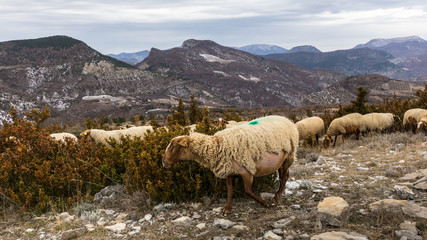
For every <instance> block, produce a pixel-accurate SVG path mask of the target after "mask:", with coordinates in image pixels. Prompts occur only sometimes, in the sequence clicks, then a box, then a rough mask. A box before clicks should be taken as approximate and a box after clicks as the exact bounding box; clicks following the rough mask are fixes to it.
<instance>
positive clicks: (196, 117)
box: [188, 94, 202, 124]
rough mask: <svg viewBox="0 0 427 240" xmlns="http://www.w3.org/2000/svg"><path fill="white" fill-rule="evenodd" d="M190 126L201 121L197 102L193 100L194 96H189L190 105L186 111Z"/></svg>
mask: <svg viewBox="0 0 427 240" xmlns="http://www.w3.org/2000/svg"><path fill="white" fill-rule="evenodd" d="M188 112H189V114H188V115H189V119H190V124H195V123H197V122H199V121H200V120H201V116H202V114H201V111H200V109H199V107H198V106H197V101H196V100H195V99H194V94H192V95H191V103H190V107H189V109H188Z"/></svg>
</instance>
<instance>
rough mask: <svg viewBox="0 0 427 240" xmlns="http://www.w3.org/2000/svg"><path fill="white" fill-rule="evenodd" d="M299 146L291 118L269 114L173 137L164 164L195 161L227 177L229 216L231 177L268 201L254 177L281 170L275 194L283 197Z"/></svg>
mask: <svg viewBox="0 0 427 240" xmlns="http://www.w3.org/2000/svg"><path fill="white" fill-rule="evenodd" d="M297 147H298V130H297V129H296V127H295V124H293V123H292V122H291V121H290V120H289V119H287V118H285V117H281V116H267V117H263V118H259V119H255V120H253V121H251V122H249V123H246V124H240V125H238V126H235V127H233V128H228V129H224V130H222V131H219V132H217V133H216V134H215V135H213V136H208V135H205V134H201V133H193V134H190V135H189V136H179V137H175V138H173V139H172V141H171V142H170V144H169V146H168V147H167V148H166V151H165V154H164V157H163V166H164V167H170V166H171V165H172V164H174V163H176V162H179V161H182V160H194V161H196V162H198V163H199V164H200V165H202V166H204V167H207V168H210V169H211V170H212V172H213V173H214V174H215V176H216V177H218V178H226V179H227V180H226V183H227V203H226V205H225V207H224V208H223V214H224V215H226V214H227V213H229V212H230V211H231V207H232V176H235V175H240V176H241V177H242V179H243V182H244V188H245V193H246V194H247V195H248V196H250V197H252V198H253V199H255V200H256V201H257V202H259V203H261V204H262V205H264V206H267V205H268V204H267V202H266V201H265V200H264V199H263V198H261V197H259V196H257V195H255V194H254V193H253V192H252V182H253V178H254V177H259V176H265V175H269V174H271V173H274V172H275V171H276V170H279V177H280V187H279V189H278V191H277V193H276V195H275V197H274V201H275V202H276V203H277V202H279V200H280V199H281V197H282V193H283V190H284V188H285V184H286V181H287V179H288V177H289V167H290V166H291V165H292V164H293V162H294V159H295V153H296V151H297Z"/></svg>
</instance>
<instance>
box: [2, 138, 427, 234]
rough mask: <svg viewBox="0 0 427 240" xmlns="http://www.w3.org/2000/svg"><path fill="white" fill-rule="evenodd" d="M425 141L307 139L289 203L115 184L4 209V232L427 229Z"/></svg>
mask: <svg viewBox="0 0 427 240" xmlns="http://www.w3.org/2000/svg"><path fill="white" fill-rule="evenodd" d="M426 147H427V137H425V136H423V135H412V134H409V133H393V134H390V135H371V136H368V137H364V138H363V139H362V140H359V141H356V140H349V141H346V142H345V143H342V142H339V143H338V144H337V146H336V147H334V148H330V149H316V148H306V147H301V148H300V150H299V152H298V160H297V162H296V163H295V165H294V166H292V169H291V174H290V175H291V179H290V180H289V181H288V184H287V190H286V194H285V196H284V197H283V201H282V204H281V205H279V206H277V207H273V208H264V207H262V206H260V205H259V204H257V203H255V202H254V201H253V200H252V199H250V198H248V197H242V198H237V199H234V205H233V210H232V213H231V214H230V215H228V216H226V217H224V216H222V215H221V214H220V212H221V209H222V206H223V205H224V203H225V200H224V199H210V198H205V200H204V201H203V202H201V203H198V202H189V203H179V204H175V203H161V204H153V203H150V202H149V199H148V198H147V196H146V195H144V194H142V193H140V194H136V195H134V196H128V195H127V194H126V193H125V192H124V190H123V188H122V187H121V186H112V187H108V188H107V189H104V190H103V191H101V192H100V193H99V194H97V196H96V198H95V201H94V202H91V203H82V204H80V205H79V206H77V207H75V208H74V209H68V210H67V211H64V212H61V213H60V212H51V213H48V214H45V215H42V216H37V217H35V216H33V217H21V216H15V215H16V214H13V213H9V212H7V211H5V212H4V213H3V215H2V221H1V222H0V239H73V238H74V239H215V240H220V239H313V240H320V239H356V240H363V239H401V240H404V239H427V190H426V189H427V150H426ZM224 191H225V190H224ZM235 191H241V190H238V189H235ZM261 195H262V196H263V197H265V198H271V197H272V195H273V193H261ZM148 205H150V206H151V207H147V206H148Z"/></svg>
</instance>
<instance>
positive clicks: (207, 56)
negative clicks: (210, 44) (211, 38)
mask: <svg viewBox="0 0 427 240" xmlns="http://www.w3.org/2000/svg"><path fill="white" fill-rule="evenodd" d="M199 55H200V56H201V57H203V58H204V59H205V61H207V62H219V63H221V64H228V63H231V62H235V61H234V60H226V59H222V58H219V57H217V56H214V55H210V54H203V53H200V54H199Z"/></svg>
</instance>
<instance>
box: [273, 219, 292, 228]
mask: <svg viewBox="0 0 427 240" xmlns="http://www.w3.org/2000/svg"><path fill="white" fill-rule="evenodd" d="M291 222H292V220H291V219H289V218H284V219H280V220H279V221H276V222H274V223H273V227H275V228H283V227H285V226H286V225H288V224H289V223H291Z"/></svg>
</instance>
